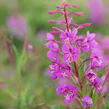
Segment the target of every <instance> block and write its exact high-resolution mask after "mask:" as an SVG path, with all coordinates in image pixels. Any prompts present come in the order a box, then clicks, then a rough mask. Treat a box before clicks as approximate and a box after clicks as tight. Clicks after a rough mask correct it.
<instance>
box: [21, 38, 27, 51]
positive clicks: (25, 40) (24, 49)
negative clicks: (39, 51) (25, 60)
mask: <svg viewBox="0 0 109 109" xmlns="http://www.w3.org/2000/svg"><path fill="white" fill-rule="evenodd" d="M26 47H27V39H26V38H25V39H24V45H23V50H22V51H23V52H25V51H26Z"/></svg>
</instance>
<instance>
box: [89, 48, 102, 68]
mask: <svg viewBox="0 0 109 109" xmlns="http://www.w3.org/2000/svg"><path fill="white" fill-rule="evenodd" d="M102 66H103V57H101V56H99V54H97V49H96V50H95V51H92V54H91V56H90V67H91V69H96V68H101V67H102Z"/></svg>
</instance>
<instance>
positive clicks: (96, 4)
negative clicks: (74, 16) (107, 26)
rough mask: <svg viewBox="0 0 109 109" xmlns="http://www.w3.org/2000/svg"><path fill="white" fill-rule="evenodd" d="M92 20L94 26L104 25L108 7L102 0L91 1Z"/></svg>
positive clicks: (89, 5)
mask: <svg viewBox="0 0 109 109" xmlns="http://www.w3.org/2000/svg"><path fill="white" fill-rule="evenodd" d="M88 8H89V12H90V19H91V21H92V22H93V23H94V24H104V23H105V15H106V7H105V5H104V4H103V2H102V0H90V1H89V3H88Z"/></svg>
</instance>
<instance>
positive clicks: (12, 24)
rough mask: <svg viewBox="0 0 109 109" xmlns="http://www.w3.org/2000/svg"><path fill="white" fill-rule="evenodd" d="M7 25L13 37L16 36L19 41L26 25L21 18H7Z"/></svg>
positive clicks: (24, 32) (23, 34)
mask: <svg viewBox="0 0 109 109" xmlns="http://www.w3.org/2000/svg"><path fill="white" fill-rule="evenodd" d="M7 25H8V28H9V30H10V32H11V33H12V34H13V35H16V36H18V38H19V39H23V38H24V36H25V34H26V31H27V24H26V21H25V19H24V18H23V17H22V16H9V18H8V21H7Z"/></svg>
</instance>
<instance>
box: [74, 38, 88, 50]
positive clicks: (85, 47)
mask: <svg viewBox="0 0 109 109" xmlns="http://www.w3.org/2000/svg"><path fill="white" fill-rule="evenodd" d="M76 43H77V45H78V47H79V49H80V50H81V52H88V51H89V44H88V43H87V39H85V38H84V37H82V36H79V37H78V38H77V40H76Z"/></svg>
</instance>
